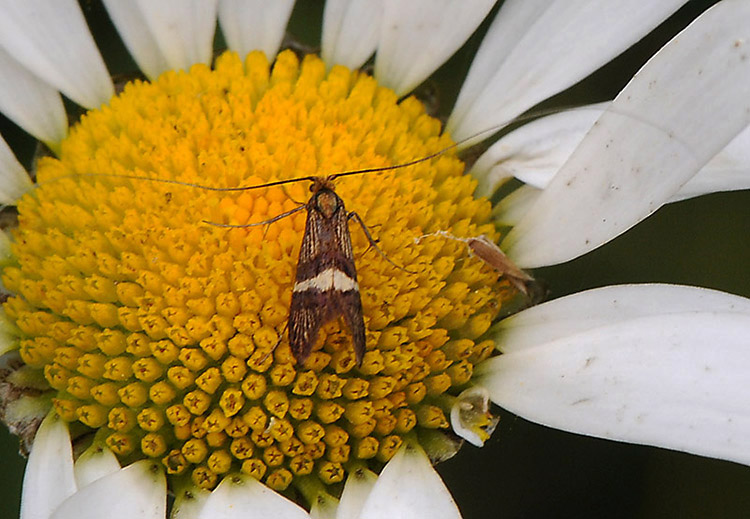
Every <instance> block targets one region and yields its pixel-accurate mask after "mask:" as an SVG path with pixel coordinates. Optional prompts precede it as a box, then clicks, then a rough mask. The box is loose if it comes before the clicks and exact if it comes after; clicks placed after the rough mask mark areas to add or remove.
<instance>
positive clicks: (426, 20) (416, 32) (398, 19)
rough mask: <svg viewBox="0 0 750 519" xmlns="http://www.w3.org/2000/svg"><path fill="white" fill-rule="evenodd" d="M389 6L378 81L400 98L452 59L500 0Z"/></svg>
mask: <svg viewBox="0 0 750 519" xmlns="http://www.w3.org/2000/svg"><path fill="white" fill-rule="evenodd" d="M384 1H385V10H384V12H383V20H382V23H381V31H380V40H379V42H378V52H377V54H376V56H375V78H376V79H377V80H378V82H379V83H381V84H383V85H385V86H387V87H390V88H392V89H393V90H395V91H396V93H397V94H398V95H399V96H401V95H404V94H406V93H408V92H409V91H410V90H412V89H413V88H414V87H416V86H417V85H419V84H420V83H421V82H422V81H424V80H425V79H426V78H427V77H428V76H429V75H430V74H432V72H434V71H435V69H437V68H438V67H439V66H440V65H442V64H443V63H444V62H445V61H446V60H447V59H448V58H450V57H451V56H452V55H453V53H454V52H456V51H457V50H458V49H459V47H461V45H463V44H464V43H465V42H466V40H468V39H469V36H471V34H472V33H473V32H474V30H476V28H477V27H478V26H479V24H480V23H482V20H484V17H485V16H487V13H488V12H489V11H490V9H492V6H493V5H494V4H495V0H473V1H471V2H464V1H461V0H409V1H408V2H404V1H403V0H384Z"/></svg>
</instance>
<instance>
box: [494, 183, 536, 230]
mask: <svg viewBox="0 0 750 519" xmlns="http://www.w3.org/2000/svg"><path fill="white" fill-rule="evenodd" d="M541 195H542V190H541V189H537V188H535V187H534V186H521V187H519V188H518V189H516V190H515V191H513V192H512V193H511V194H509V195H508V196H506V197H505V198H503V199H502V200H501V201H500V202H499V203H498V204H497V205H496V206H495V208H494V209H493V210H492V216H493V219H494V220H495V223H497V224H499V225H508V226H513V225H516V224H518V222H519V221H520V220H521V218H523V217H524V216H526V214H527V213H528V212H529V209H531V208H532V207H533V206H534V204H535V203H536V201H537V199H538V198H539V197H540V196H541Z"/></svg>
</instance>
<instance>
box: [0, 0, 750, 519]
mask: <svg viewBox="0 0 750 519" xmlns="http://www.w3.org/2000/svg"><path fill="white" fill-rule="evenodd" d="M713 3H715V2H712V1H691V2H689V3H688V4H687V5H686V6H685V7H684V8H683V9H681V10H680V11H679V12H678V13H677V14H676V15H675V16H673V17H672V18H670V19H669V20H668V21H667V22H665V23H664V24H662V26H660V27H659V28H658V29H657V30H656V31H654V33H652V34H651V35H649V36H648V37H647V38H645V39H644V40H643V41H641V42H640V43H639V44H638V45H636V46H635V47H634V48H633V49H631V50H629V51H628V52H626V53H625V54H624V55H623V56H621V57H620V58H618V59H617V60H616V61H614V62H613V63H611V64H609V65H607V66H605V67H604V68H603V69H601V70H600V71H598V72H596V73H595V74H593V75H592V76H591V77H589V78H587V79H585V80H584V81H582V82H581V83H579V84H578V85H576V86H574V87H572V88H571V89H569V90H568V91H566V92H564V93H563V94H561V95H559V96H557V97H556V98H555V99H553V100H552V101H551V102H549V103H545V105H544V106H569V105H574V104H582V103H589V102H596V101H601V100H605V99H611V98H612V97H613V96H614V95H615V94H616V93H617V91H618V90H619V89H620V88H622V86H623V85H624V84H625V83H626V82H627V80H628V79H629V77H631V76H632V74H633V73H634V72H635V71H636V70H637V69H638V68H639V67H640V65H641V64H642V63H643V62H644V61H645V60H646V59H647V58H648V57H649V56H650V55H651V54H653V52H655V51H656V50H657V49H658V48H659V47H660V46H661V45H663V44H664V43H665V42H666V41H668V40H669V39H670V38H671V37H672V36H673V35H674V34H675V33H676V32H677V31H679V30H680V29H681V28H683V27H684V26H685V25H686V24H687V23H689V21H690V20H692V19H693V18H695V17H696V16H697V15H698V14H699V13H700V12H702V11H703V10H704V9H706V8H707V7H708V6H709V5H711V4H713ZM82 6H83V8H84V11H85V13H86V15H87V18H88V20H89V23H90V25H91V27H92V31H93V32H94V34H95V37H96V39H97V43H98V44H99V45H100V48H101V49H102V51H103V53H104V55H105V57H106V59H107V63H108V66H109V67H110V71H112V72H113V73H121V72H129V71H132V70H133V69H134V65H133V63H132V61H131V60H130V59H129V57H128V56H127V52H126V51H125V50H124V48H123V46H122V44H121V42H120V41H119V40H118V39H117V36H116V33H115V31H114V30H113V29H112V28H111V25H109V22H108V20H107V17H106V14H105V12H104V11H103V9H102V8H101V6H100V5H99V4H98V3H97V2H88V1H83V2H82ZM321 19H322V2H318V1H310V0H299V1H298V5H297V6H296V7H295V12H294V15H293V18H292V22H291V25H290V30H291V32H292V33H293V34H294V35H295V37H296V38H298V39H299V40H301V41H303V42H306V43H309V44H311V45H317V41H318V38H319V27H320V23H321ZM486 25H487V24H486V23H485V24H484V25H483V26H482V28H480V30H479V31H478V33H477V34H476V35H475V36H474V37H472V39H471V40H470V41H469V42H468V43H467V45H466V46H465V47H464V48H463V49H461V51H459V52H458V53H457V55H456V56H455V57H454V58H453V59H451V60H450V61H449V62H448V63H447V64H446V65H445V66H443V67H442V68H441V69H440V70H439V71H438V72H437V73H436V74H435V75H434V77H433V80H431V83H430V85H428V86H429V87H432V86H435V85H437V87H438V89H439V91H440V93H441V95H440V99H441V102H440V107H441V112H442V113H449V111H450V106H451V104H452V99H453V96H454V95H455V90H456V89H457V88H458V87H459V86H460V83H461V79H462V78H463V77H464V76H465V73H466V70H467V69H468V66H469V64H470V62H471V56H472V55H473V52H474V51H475V49H476V46H477V45H478V43H479V41H481V34H482V32H483V31H484V30H486ZM217 45H219V46H220V45H221V40H220V38H217ZM0 126H1V129H2V133H3V136H5V138H6V139H7V140H8V141H9V143H10V144H11V146H13V147H14V149H15V150H16V151H17V153H18V155H19V157H21V158H22V159H25V160H29V158H30V156H31V154H32V150H33V141H32V140H31V139H29V138H28V137H26V136H25V135H24V134H23V133H22V132H20V131H19V130H18V129H17V128H15V127H14V126H13V125H12V123H9V122H8V121H7V120H5V119H0ZM749 236H750V192H736V193H721V194H714V195H709V196H705V197H702V198H699V199H694V200H688V201H685V202H680V203H677V204H672V205H670V206H667V207H664V208H662V209H661V210H660V211H659V212H658V213H657V214H656V215H654V216H652V217H651V218H649V219H648V220H646V221H645V222H643V223H641V224H639V225H638V226H637V227H636V228H634V229H632V230H631V231H629V232H627V233H626V234H624V235H623V236H620V237H619V238H617V239H615V240H614V241H612V242H611V243H609V244H607V245H605V246H604V247H602V248H600V249H598V250H596V251H594V252H592V253H590V254H587V255H586V256H584V257H582V258H579V259H577V260H574V261H572V262H569V263H566V264H563V265H559V266H555V267H549V268H545V269H539V270H537V271H536V272H535V275H536V276H537V277H538V278H540V279H543V280H545V281H546V282H547V283H548V284H549V288H550V290H551V297H559V296H562V295H565V294H570V293H574V292H579V291H581V290H585V289H588V288H593V287H600V286H605V285H610V284H617V283H632V282H666V283H682V284H690V285H696V286H702V287H710V288H715V289H719V290H723V291H726V292H730V293H733V294H739V295H743V296H746V297H750V276H748V275H747V272H748V260H750V240H748V237H749ZM499 412H500V414H501V416H502V419H501V421H500V425H499V426H498V429H497V431H496V432H495V434H494V436H493V437H492V438H491V439H490V441H489V442H488V443H487V445H486V446H485V447H484V448H483V449H476V448H473V447H471V446H467V447H465V448H464V450H463V451H462V452H461V453H460V454H459V456H457V457H456V458H454V459H452V460H450V461H448V462H446V463H444V464H443V465H441V466H440V467H439V470H440V472H441V474H442V475H443V477H444V478H445V480H446V482H447V484H448V486H449V488H450V489H451V490H452V492H453V493H454V496H455V497H456V500H457V502H458V503H459V506H460V508H461V510H462V512H463V514H464V517H465V518H466V519H475V518H486V517H503V518H521V517H524V518H537V517H540V518H541V517H614V518H618V517H623V518H625V517H628V518H630V517H634V518H657V517H658V518H677V517H680V518H693V517H694V518H698V517H750V492H749V491H748V489H750V469H749V468H747V467H744V466H741V465H737V464H734V463H730V462H723V461H717V460H711V459H706V458H700V457H697V456H691V455H687V454H682V453H675V452H669V451H664V450H660V449H656V448H650V447H641V446H632V445H625V444H619V443H615V442H608V441H604V440H598V439H594V438H587V437H582V436H577V435H573V434H568V433H563V432H559V431H556V430H552V429H547V428H544V427H540V426H537V425H533V424H530V423H528V422H526V421H524V420H523V419H521V418H518V417H515V416H513V415H510V414H509V413H505V412H503V411H499ZM17 448H18V445H17V442H16V440H15V439H14V438H12V437H10V436H9V435H8V433H7V431H5V430H4V429H2V430H0V460H2V470H0V492H2V494H1V495H0V519H5V518H6V517H7V518H12V517H17V516H18V502H19V495H20V489H21V481H22V478H23V468H24V463H25V461H24V460H23V459H22V458H21V457H20V456H19V455H18V454H17Z"/></svg>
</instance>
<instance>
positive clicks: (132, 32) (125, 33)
mask: <svg viewBox="0 0 750 519" xmlns="http://www.w3.org/2000/svg"><path fill="white" fill-rule="evenodd" d="M103 2H104V6H105V7H106V8H107V13H109V17H110V19H111V20H112V23H114V24H115V27H117V32H118V33H119V34H120V37H122V41H123V43H125V46H126V47H127V48H128V51H129V52H130V55H131V56H133V60H135V62H136V63H137V64H138V68H140V69H141V71H142V72H143V73H144V74H145V75H146V77H148V78H150V79H156V78H157V77H158V76H159V74H161V73H162V72H164V71H165V70H168V69H169V64H168V63H167V58H166V57H165V56H164V54H163V53H162V51H161V49H160V48H159V44H158V43H157V41H156V38H155V37H154V35H153V34H152V33H151V29H150V28H149V26H148V24H147V23H146V18H145V17H144V15H143V12H141V9H140V7H139V6H138V4H137V3H135V2H132V1H128V2H123V1H122V0H103Z"/></svg>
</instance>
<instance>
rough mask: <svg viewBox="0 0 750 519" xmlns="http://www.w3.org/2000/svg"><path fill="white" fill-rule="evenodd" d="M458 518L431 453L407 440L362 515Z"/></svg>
mask: <svg viewBox="0 0 750 519" xmlns="http://www.w3.org/2000/svg"><path fill="white" fill-rule="evenodd" d="M384 517H387V518H389V519H412V518H414V517H429V518H430V519H456V518H460V517H461V513H460V512H459V511H458V507H457V506H456V503H455V501H453V497H451V494H450V492H448V489H447V488H446V487H445V484H444V483H443V481H442V480H441V479H440V476H438V473H437V472H435V469H434V468H433V467H432V464H431V463H430V460H429V458H428V457H427V454H425V452H424V451H423V450H422V448H421V447H420V446H419V445H418V444H416V443H414V444H411V443H406V444H404V445H403V446H402V447H401V449H399V451H398V452H397V453H396V455H395V456H394V457H393V459H391V461H389V462H388V463H387V464H386V466H385V468H384V469H383V472H381V473H380V476H379V477H378V481H377V482H376V483H375V486H374V487H373V489H372V492H370V496H369V497H368V498H367V501H366V502H365V505H364V508H363V509H362V515H361V516H360V519H382V518H384Z"/></svg>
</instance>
